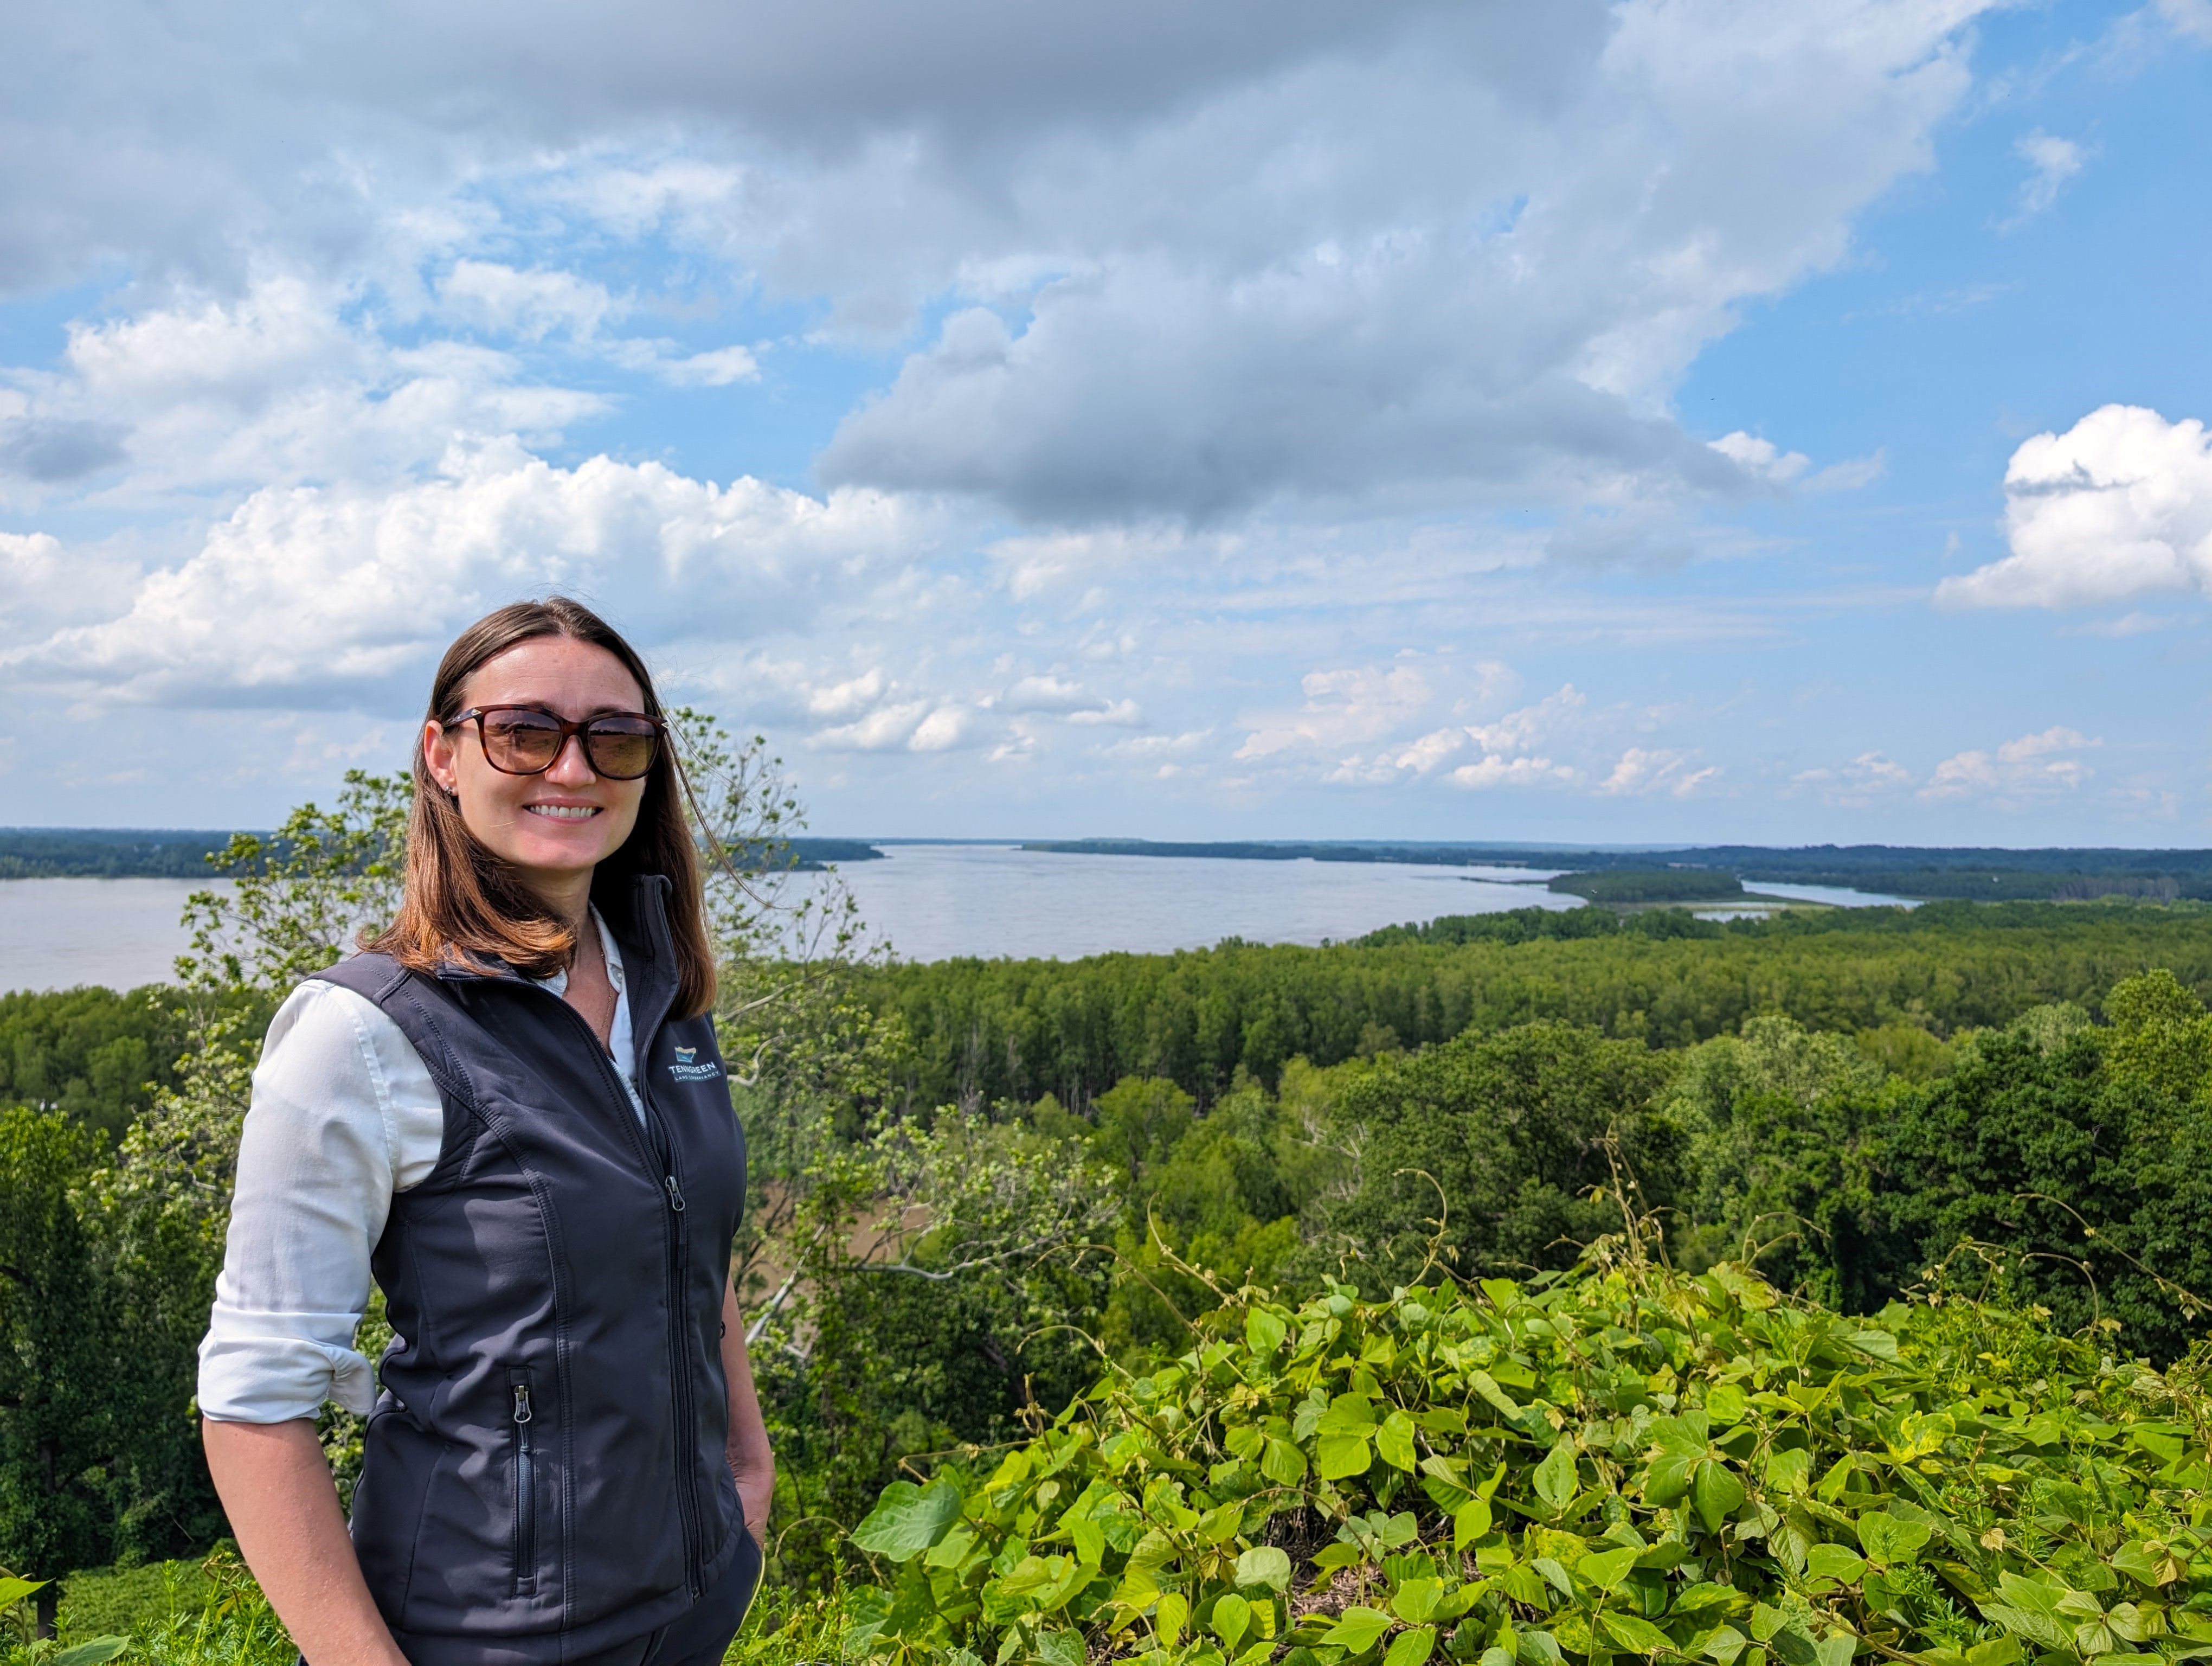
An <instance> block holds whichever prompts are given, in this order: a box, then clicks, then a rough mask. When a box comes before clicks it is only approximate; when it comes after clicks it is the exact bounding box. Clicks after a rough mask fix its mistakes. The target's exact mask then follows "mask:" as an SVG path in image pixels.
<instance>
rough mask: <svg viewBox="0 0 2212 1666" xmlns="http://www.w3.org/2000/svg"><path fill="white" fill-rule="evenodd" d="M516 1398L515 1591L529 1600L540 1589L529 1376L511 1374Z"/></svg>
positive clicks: (536, 1494)
mask: <svg viewBox="0 0 2212 1666" xmlns="http://www.w3.org/2000/svg"><path fill="white" fill-rule="evenodd" d="M508 1386H509V1387H510V1389H512V1390H513V1395H514V1411H513V1420H512V1421H511V1423H510V1424H509V1427H510V1428H512V1429H513V1433H514V1591H515V1595H516V1596H529V1595H531V1594H532V1592H534V1591H535V1590H537V1589H538V1474H537V1465H536V1463H535V1462H533V1454H532V1450H531V1442H530V1420H531V1411H530V1373H529V1372H527V1371H511V1372H509V1373H508Z"/></svg>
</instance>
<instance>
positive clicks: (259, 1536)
mask: <svg viewBox="0 0 2212 1666" xmlns="http://www.w3.org/2000/svg"><path fill="white" fill-rule="evenodd" d="M748 1386H750V1384H749V1385H748ZM203 1433H204V1438H205V1440H206V1442H207V1456H208V1472H209V1473H210V1474H211V1475H213V1476H214V1477H215V1490H216V1493H218V1494H220V1495H221V1497H222V1507H223V1511H224V1513H225V1514H227V1515H228V1517H230V1526H231V1530H232V1531H233V1532H234V1533H235V1534H237V1535H238V1548H239V1551H240V1554H243V1555H244V1556H245V1558H246V1566H247V1567H249V1568H251V1569H252V1570H253V1577H254V1578H256V1579H258V1580H259V1581H260V1582H261V1589H262V1590H263V1591H264V1593H266V1595H267V1596H268V1598H269V1606H270V1607H271V1608H275V1609H276V1617H277V1618H278V1619H279V1620H283V1622H284V1629H285V1630H286V1631H288V1632H289V1633H291V1634H292V1641H293V1642H294V1643H295V1644H297V1645H299V1648H300V1653H301V1657H303V1658H305V1659H307V1660H312V1661H313V1662H314V1663H315V1666H407V1657H405V1656H404V1655H403V1654H401V1653H400V1652H399V1645H398V1644H397V1643H394V1642H393V1641H392V1633H391V1632H390V1630H388V1629H387V1628H386V1626H385V1623H384V1616H383V1615H382V1614H379V1613H378V1612H377V1611H376V1603H375V1602H374V1599H373V1598H371V1597H370V1596H369V1594H368V1584H367V1582H366V1581H364V1580H363V1579H362V1577H361V1563H360V1562H359V1561H358V1560H356V1559H355V1556H354V1554H353V1541H352V1539H350V1538H349V1537H348V1536H347V1534H346V1525H345V1518H344V1517H343V1516H341V1515H340V1514H339V1513H338V1490H337V1486H336V1485H335V1484H334V1483H333V1482H332V1481H331V1466H330V1464H329V1462H327V1461H326V1460H325V1458H324V1456H323V1449H322V1447H321V1445H320V1444H318V1443H317V1441H316V1439H315V1426H314V1425H313V1423H311V1422H309V1421H308V1420H306V1419H305V1418H301V1419H296V1420H294V1421H292V1422H289V1423H217V1422H215V1421H212V1420H210V1421H209V1422H208V1423H206V1424H205V1425H204V1428H203Z"/></svg>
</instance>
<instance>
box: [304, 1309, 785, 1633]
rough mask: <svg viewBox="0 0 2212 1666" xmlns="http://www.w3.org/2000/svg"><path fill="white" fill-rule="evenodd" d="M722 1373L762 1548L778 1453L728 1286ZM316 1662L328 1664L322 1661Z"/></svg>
mask: <svg viewBox="0 0 2212 1666" xmlns="http://www.w3.org/2000/svg"><path fill="white" fill-rule="evenodd" d="M722 1373H723V1375H724V1376H726V1377H728V1378H729V1381H730V1444H729V1462H730V1476H731V1478H732V1480H733V1481H736V1482H737V1484H738V1501H739V1502H740V1503H742V1504H743V1505H744V1507H745V1525H746V1526H747V1527H750V1529H752V1530H753V1539H754V1541H755V1542H757V1544H758V1545H759V1546H760V1547H761V1549H762V1550H763V1552H765V1551H766V1550H767V1549H768V1507H769V1499H772V1498H773V1497H774V1496H775V1453H774V1452H772V1451H770V1450H769V1444H768V1424H767V1422H766V1421H765V1420H763V1418H762V1416H761V1408H760V1396H759V1395H757V1394H756V1393H754V1392H753V1362H752V1360H751V1359H749V1358H748V1357H747V1356H746V1353H745V1321H744V1315H743V1314H741V1313H739V1312H738V1292H736V1291H735V1290H733V1289H731V1288H730V1287H729V1286H723V1289H722ZM315 1666H322V1663H321V1662H320V1661H317V1662H316V1663H315Z"/></svg>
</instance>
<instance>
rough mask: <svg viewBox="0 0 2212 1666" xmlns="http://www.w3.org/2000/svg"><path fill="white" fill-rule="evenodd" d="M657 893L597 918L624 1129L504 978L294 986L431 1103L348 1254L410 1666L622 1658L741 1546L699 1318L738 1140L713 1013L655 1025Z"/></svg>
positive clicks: (384, 962)
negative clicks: (433, 1126)
mask: <svg viewBox="0 0 2212 1666" xmlns="http://www.w3.org/2000/svg"><path fill="white" fill-rule="evenodd" d="M607 889H608V890H609V891H611V890H612V889H613V888H611V887H609V888H607ZM667 889H668V887H667V882H666V881H665V879H659V878H646V879H638V880H636V881H635V882H633V883H632V884H631V885H629V886H628V887H627V888H626V891H627V894H624V895H612V894H609V895H601V896H598V897H595V898H594V900H595V901H596V902H597V903H598V904H599V909H600V913H601V915H603V916H604V917H605V919H606V921H607V923H608V926H609V928H610V929H611V931H612V932H613V933H614V935H615V939H616V941H617V943H618V944H619V945H620V946H621V949H622V955H623V971H624V975H625V978H626V982H627V984H628V988H629V1002H630V1016H631V1022H632V1025H633V1028H634V1031H635V1037H636V1048H637V1056H636V1070H637V1083H638V1088H639V1091H640V1094H641V1097H643V1098H644V1100H645V1105H646V1119H645V1126H644V1127H643V1128H641V1127H640V1126H639V1124H638V1121H637V1117H636V1115H635V1112H634V1111H633V1110H631V1107H630V1103H629V1098H628V1097H627V1096H626V1095H625V1094H624V1093H623V1087H622V1083H621V1081H620V1079H618V1078H617V1075H616V1073H615V1070H614V1067H613V1065H612V1064H611V1062H610V1061H609V1060H608V1058H607V1055H606V1054H605V1051H604V1050H603V1049H601V1048H600V1046H599V1041H598V1038H597V1037H594V1036H593V1035H592V1032H591V1030H590V1027H589V1026H588V1025H586V1023H585V1022H584V1020H583V1018H581V1017H580V1015H579V1014H578V1013H577V1012H575V1011H574V1009H573V1008H571V1007H570V1006H568V1004H567V1003H566V1002H564V1001H562V1000H560V999H559V998H558V997H556V996H555V995H554V994H551V993H550V992H549V991H547V990H545V989H542V988H538V986H537V985H535V984H532V983H531V982H529V981H528V980H526V979H525V978H522V977H520V976H515V975H514V974H513V973H490V974H488V973H479V972H471V971H467V970H463V969H461V968H459V967H451V968H448V969H446V970H441V972H440V973H439V974H438V975H437V976H435V977H425V976H422V975H420V974H417V973H413V972H409V971H407V970H405V969H404V968H402V967H401V966H399V965H398V964H396V963H395V962H393V961H392V960H391V959H390V958H387V957H386V956H382V955H374V954H366V955H362V956H359V957H358V958H355V959H352V960H349V961H346V962H344V963H343V964H340V965H337V966H334V967H332V968H331V970H328V971H326V972H323V973H320V974H319V976H320V977H321V978H322V979H323V980H324V981H325V982H331V983H336V984H339V985H341V986H343V988H349V989H352V990H354V991H356V992H357V993H358V994H362V995H364V996H366V997H368V999H369V1000H373V1001H374V1002H375V1003H376V1005H377V1006H380V1008H382V1009H383V1011H384V1012H386V1014H387V1015H389V1016H390V1017H391V1018H392V1021H393V1022H394V1023H396V1024H397V1025H398V1026H399V1028H400V1030H401V1031H402V1032H403V1033H404V1035H405V1036H406V1037H407V1039H408V1040H409V1041H410V1042H411V1043H414V1046H415V1049H416V1051H417V1052H418V1053H420V1054H421V1055H422V1061H423V1063H424V1064H425V1065H426V1066H427V1067H428V1069H429V1072H430V1075H431V1078H432V1079H433V1080H435V1082H436V1083H437V1085H438V1089H439V1092H440V1094H441V1097H442V1098H443V1100H444V1104H445V1113H446V1132H445V1142H444V1146H443V1148H442V1150H441V1154H440V1156H439V1158H438V1164H437V1166H436V1168H435V1169H434V1170H432V1171H431V1173H430V1175H429V1176H428V1178H426V1179H425V1180H424V1181H423V1182H422V1183H421V1184H420V1185H418V1186H416V1187H413V1188H411V1189H409V1190H407V1191H404V1192H402V1193H400V1194H398V1195H397V1196H396V1197H394V1198H393V1200H392V1213H391V1217H390V1219H389V1221H388V1222H387V1224H386V1227H385V1231H384V1236H383V1237H382V1239H381V1240H380V1242H379V1243H378V1244H377V1246H376V1249H375V1252H374V1257H373V1259H372V1266H373V1268H374V1272H375V1275H376V1281H377V1283H378V1285H379V1286H380V1287H381V1288H382V1290H383V1291H384V1293H385V1299H386V1309H387V1311H388V1312H389V1314H390V1316H391V1319H392V1329H393V1331H394V1333H395V1336H394V1340H393V1342H392V1346H391V1347H390V1348H389V1349H387V1350H386V1353H385V1356H384V1359H383V1362H382V1365H381V1367H380V1377H381V1379H382V1383H383V1388H382V1392H381V1393H380V1395H378V1397H377V1402H376V1408H375V1411H374V1413H373V1414H371V1416H370V1419H369V1423H368V1432H367V1436H366V1452H365V1456H364V1461H363V1465H362V1475H361V1481H360V1483H359V1485H358V1486H357V1487H356V1489H355V1493H354V1505H353V1538H354V1547H355V1549H356V1552H357V1553H358V1554H359V1556H360V1558H361V1565H362V1572H363V1574H364V1575H366V1576H367V1578H368V1588H369V1590H370V1591H371V1592H372V1593H373V1594H374V1596H375V1598H376V1602H377V1606H378V1607H379V1608H380V1609H381V1610H382V1612H383V1614H384V1617H385V1620H386V1623H387V1624H388V1625H390V1626H391V1627H392V1633H393V1635H394V1637H395V1638H396V1639H398V1642H399V1644H400V1646H401V1648H402V1650H403V1651H404V1652H405V1653H406V1654H407V1656H408V1657H409V1658H410V1661H412V1662H413V1663H414V1666H448V1663H452V1666H459V1663H464V1662H468V1663H481V1662H483V1661H486V1660H497V1661H501V1662H507V1663H513V1666H532V1663H547V1666H550V1663H555V1662H558V1661H561V1660H563V1659H572V1660H573V1659H576V1658H579V1657H583V1656H586V1655H590V1654H593V1653H596V1652H598V1651H601V1650H604V1649H607V1648H611V1647H613V1646H615V1645H619V1644H621V1643H623V1642H625V1641H628V1640H629V1639H633V1638H636V1637H641V1636H642V1635H643V1634H645V1633H647V1632H651V1631H653V1630H656V1629H658V1628H659V1627H660V1626H665V1625H666V1624H668V1623H669V1622H670V1621H671V1620H674V1619H675V1618H677V1617H678V1616H679V1615H680V1614H683V1613H684V1611H685V1610H686V1609H687V1608H689V1607H690V1605H691V1603H692V1602H694V1601H695V1600H696V1597H697V1596H698V1594H699V1593H700V1592H701V1591H702V1590H706V1589H708V1587H709V1586H710V1585H711V1584H713V1582H714V1580H715V1579H716V1578H718V1577H719V1576H720V1574H721V1572H723V1571H724V1570H725V1569H726V1567H727V1566H729V1564H730V1560H731V1558H732V1555H733V1554H735V1553H736V1552H737V1549H738V1546H739V1544H740V1542H741V1541H742V1535H743V1534H744V1519H743V1515H742V1512H741V1511H740V1510H739V1508H738V1500H737V1493H736V1490H735V1488H734V1487H732V1483H731V1480H730V1473H729V1469H728V1468H727V1466H726V1462H725V1458H724V1450H725V1444H726V1439H725V1438H726V1431H727V1421H728V1415H729V1402H728V1393H727V1388H726V1383H725V1381H724V1377H723V1371H722V1359H721V1314H722V1290H723V1286H724V1284H725V1282H726V1280H727V1279H728V1276H729V1260H730V1241H731V1239H732V1237H733V1236H734V1235H735V1233H736V1231H737V1227H738V1217H739V1214H740V1213H741V1212H742V1210H743V1207H744V1136H743V1134H741V1133H740V1132H739V1130H738V1122H737V1118H736V1116H734V1114H733V1113H732V1110H731V1106H730V1094H729V1083H728V1081H727V1080H726V1078H725V1077H724V1074H723V1071H722V1062H721V1057H720V1053H719V1052H718V1051H717V1049H716V1047H715V1044H714V1024H713V1022H712V1020H711V1019H708V1018H670V1017H669V1007H670V1006H671V1001H672V1000H673V997H674V994H675V987H676V964H675V955H674V951H673V948H672V946H671V942H670V939H669V933H668V921H667V914H666V909H665V897H666V892H667Z"/></svg>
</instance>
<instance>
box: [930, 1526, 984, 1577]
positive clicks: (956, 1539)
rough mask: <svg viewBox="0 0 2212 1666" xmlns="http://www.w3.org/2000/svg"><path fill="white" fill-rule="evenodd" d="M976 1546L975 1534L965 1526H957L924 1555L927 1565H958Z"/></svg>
mask: <svg viewBox="0 0 2212 1666" xmlns="http://www.w3.org/2000/svg"><path fill="white" fill-rule="evenodd" d="M973 1549H975V1535H974V1534H973V1533H971V1532H969V1530H968V1529H966V1528H964V1527H956V1528H954V1529H952V1531H951V1532H950V1533H948V1534H946V1535H945V1536H944V1537H943V1538H941V1539H939V1541H937V1542H936V1543H935V1544H934V1545H933V1546H932V1547H930V1552H929V1554H927V1556H925V1557H923V1558H922V1559H921V1560H922V1566H925V1567H958V1566H960V1565H961V1564H962V1563H963V1562H964V1561H966V1560H968V1553H969V1552H970V1551H971V1550H973Z"/></svg>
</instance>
